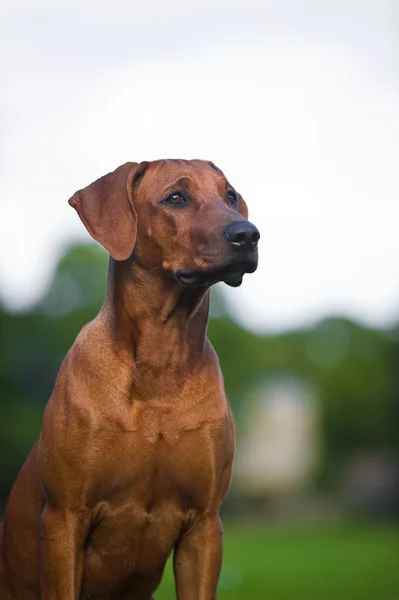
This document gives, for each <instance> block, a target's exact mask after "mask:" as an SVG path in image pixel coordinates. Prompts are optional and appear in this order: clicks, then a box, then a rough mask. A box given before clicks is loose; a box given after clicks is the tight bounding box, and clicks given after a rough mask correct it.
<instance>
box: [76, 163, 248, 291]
mask: <svg viewBox="0 0 399 600" xmlns="http://www.w3.org/2000/svg"><path fill="white" fill-rule="evenodd" d="M69 203H70V204H71V206H73V207H74V208H75V209H76V210H77V212H78V214H79V216H80V218H81V220H82V221H83V223H84V225H85V227H86V228H87V230H88V231H89V233H90V235H91V236H92V237H93V238H94V239H95V240H97V241H98V242H100V244H102V246H104V248H106V249H107V250H108V252H109V253H110V254H111V256H112V257H113V258H114V259H115V260H119V261H121V260H127V259H129V258H130V257H131V256H132V255H133V256H134V260H135V261H137V262H138V263H139V264H140V265H141V266H142V267H143V268H144V269H148V270H156V269H157V270H159V272H160V273H162V274H163V275H164V276H166V277H173V278H174V279H175V280H177V281H179V282H180V283H181V284H182V285H185V286H208V285H211V284H212V283H216V282H217V281H224V282H226V283H227V284H229V285H231V286H238V285H240V284H241V282H242V278H243V275H244V274H245V273H253V272H254V271H255V270H256V268H257V264H258V252H257V244H258V240H259V232H258V230H257V228H256V227H255V226H254V225H252V223H250V222H249V221H248V220H247V217H248V211H247V206H246V204H245V202H244V200H243V198H242V197H241V196H240V194H238V193H237V192H236V191H235V190H234V188H233V187H232V185H231V184H230V183H229V182H228V181H227V179H226V177H225V176H224V174H223V173H222V171H220V169H218V168H217V167H216V166H215V165H214V164H213V163H210V162H206V161H202V160H191V161H189V160H157V161H154V162H150V163H148V162H143V163H140V164H136V163H126V164H125V165H122V166H121V167H119V168H118V169H116V171H114V172H113V173H109V174H108V175H105V176H104V177H101V178H100V179H98V180H97V181H95V182H94V183H92V184H91V185H89V186H88V187H86V188H84V189H83V190H80V191H79V192H76V194H75V195H74V196H73V197H72V198H71V199H70V200H69Z"/></svg>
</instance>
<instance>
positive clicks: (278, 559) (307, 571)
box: [156, 522, 399, 600]
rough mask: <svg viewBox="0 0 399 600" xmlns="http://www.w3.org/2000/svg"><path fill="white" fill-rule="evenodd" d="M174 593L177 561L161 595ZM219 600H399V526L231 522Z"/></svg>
mask: <svg viewBox="0 0 399 600" xmlns="http://www.w3.org/2000/svg"><path fill="white" fill-rule="evenodd" d="M174 598H175V591H174V584H173V575H172V568H171V561H169V563H168V565H167V568H166V571H165V576H164V580H163V581H162V584H161V586H160V588H159V589H158V591H157V593H156V600H172V599H174ZM218 599H219V600H224V599H225V600H227V599H229V600H399V525H398V524H395V525H394V524H392V523H380V524H371V523H367V522H366V523H346V524H345V523H339V524H328V525H318V526H315V525H313V526H309V525H308V526H306V527H305V526H303V525H302V526H298V525H297V526H291V527H289V528H287V527H286V528H282V527H281V526H275V525H274V526H270V527H268V526H266V525H265V524H262V525H258V526H254V525H251V526H248V527H244V526H243V525H240V524H233V523H227V524H225V526H224V560H223V570H222V574H221V578H220V583H219V593H218Z"/></svg>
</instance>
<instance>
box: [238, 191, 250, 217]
mask: <svg viewBox="0 0 399 600" xmlns="http://www.w3.org/2000/svg"><path fill="white" fill-rule="evenodd" d="M237 197H238V207H237V208H238V212H239V213H240V215H242V216H243V217H244V219H247V220H248V206H247V204H246V202H245V200H244V198H243V197H242V196H241V194H237Z"/></svg>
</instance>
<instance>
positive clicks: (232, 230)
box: [223, 221, 260, 251]
mask: <svg viewBox="0 0 399 600" xmlns="http://www.w3.org/2000/svg"><path fill="white" fill-rule="evenodd" d="M223 235H224V236H225V238H227V239H228V240H229V242H230V244H231V245H232V246H234V247H235V248H236V249H237V250H240V251H241V250H253V249H254V248H256V246H257V245H258V241H259V238H260V234H259V231H258V230H257V228H256V227H255V225H252V223H249V222H248V221H233V223H230V224H229V225H227V227H226V228H225V230H224V231H223Z"/></svg>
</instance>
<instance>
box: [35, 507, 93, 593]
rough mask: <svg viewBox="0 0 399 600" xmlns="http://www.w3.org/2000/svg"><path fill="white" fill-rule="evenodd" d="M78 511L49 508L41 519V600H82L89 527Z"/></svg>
mask: <svg viewBox="0 0 399 600" xmlns="http://www.w3.org/2000/svg"><path fill="white" fill-rule="evenodd" d="M84 521H85V520H84V519H82V518H81V516H80V514H79V512H77V511H71V510H59V509H58V510H55V509H54V508H51V507H50V506H49V505H46V507H45V509H44V511H43V513H42V516H41V520H40V527H41V531H40V533H41V535H40V568H41V573H40V577H41V600H79V597H80V589H81V585H82V576H83V560H84V542H85V539H86V531H87V529H86V527H85V523H84Z"/></svg>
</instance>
